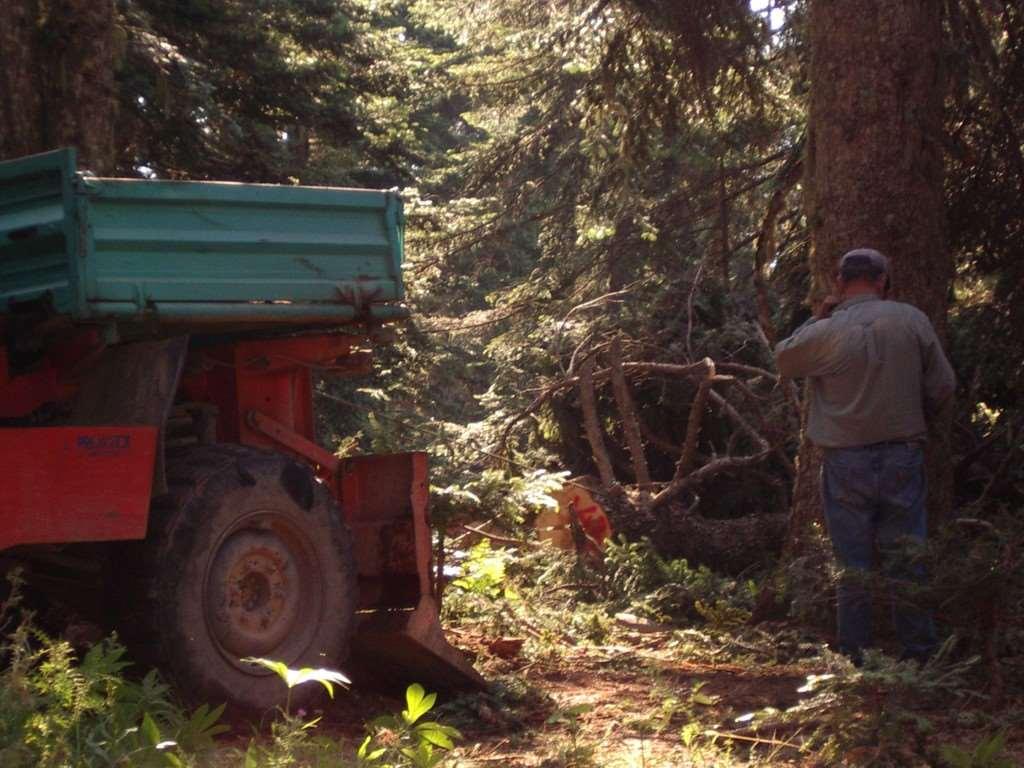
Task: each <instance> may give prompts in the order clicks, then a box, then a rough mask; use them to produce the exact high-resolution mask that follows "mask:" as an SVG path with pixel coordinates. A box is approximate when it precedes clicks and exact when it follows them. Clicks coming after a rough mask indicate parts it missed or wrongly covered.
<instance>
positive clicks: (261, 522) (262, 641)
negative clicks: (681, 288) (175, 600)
mask: <svg viewBox="0 0 1024 768" xmlns="http://www.w3.org/2000/svg"><path fill="white" fill-rule="evenodd" d="M214 552H215V554H214V557H213V558H212V560H211V561H210V564H209V567H208V569H207V573H206V579H205V584H204V595H203V597H204V600H203V613H204V617H205V619H206V625H207V628H208V630H209V633H210V636H211V637H212V639H213V641H214V643H215V644H216V646H217V648H218V650H219V651H220V653H221V655H222V656H224V658H225V659H226V660H227V661H229V662H230V663H231V664H232V665H234V666H235V667H237V668H239V669H242V670H244V671H246V672H248V673H250V674H265V670H263V669H262V668H261V667H255V666H254V665H252V664H246V663H244V662H242V661H241V660H242V659H243V658H246V657H250V656H255V657H261V658H271V659H273V660H275V661H283V662H284V663H285V664H289V665H290V664H292V663H293V662H295V661H296V660H297V659H298V658H299V657H300V656H301V655H302V654H303V653H304V652H305V651H306V649H307V648H308V646H309V643H310V640H311V638H312V637H313V635H314V634H315V632H316V628H317V624H318V623H319V619H320V611H321V609H322V607H323V604H324V594H323V583H322V580H321V575H320V567H319V563H318V561H317V558H316V551H315V549H314V547H313V545H312V542H311V541H310V540H309V537H308V535H307V534H306V533H305V532H304V531H302V530H301V529H300V528H298V526H296V525H294V524H293V523H292V522H291V521H290V520H289V519H287V518H286V517H284V516H283V515H281V514H279V513H276V512H274V511H270V510H267V511H259V512H254V513H252V514H250V515H247V516H246V517H244V518H242V519H240V520H238V521H237V522H236V523H235V525H234V526H232V527H231V528H230V529H229V530H228V531H226V532H225V533H224V535H223V536H221V538H220V540H219V542H218V543H217V546H216V548H215V550H214Z"/></svg>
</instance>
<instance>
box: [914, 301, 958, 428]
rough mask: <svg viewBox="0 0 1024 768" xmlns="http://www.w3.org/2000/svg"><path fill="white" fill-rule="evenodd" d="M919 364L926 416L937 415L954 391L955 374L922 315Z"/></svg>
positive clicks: (933, 330) (930, 325) (929, 325)
mask: <svg viewBox="0 0 1024 768" xmlns="http://www.w3.org/2000/svg"><path fill="white" fill-rule="evenodd" d="M921 320H922V324H921V325H922V327H921V362H922V365H923V367H924V376H923V380H924V401H925V402H924V405H925V412H926V413H928V414H935V413H937V412H938V411H939V410H940V409H941V408H942V406H943V405H945V403H946V401H948V400H949V399H950V398H951V397H952V396H953V393H954V392H955V391H956V374H954V373H953V366H951V365H950V364H949V360H947V359H946V353H945V352H943V351H942V345H941V344H940V343H939V338H938V337H937V336H936V335H935V329H934V328H932V324H931V323H930V322H929V321H928V319H927V317H925V316H924V315H922V317H921Z"/></svg>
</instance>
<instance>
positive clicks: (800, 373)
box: [775, 318, 835, 379]
mask: <svg viewBox="0 0 1024 768" xmlns="http://www.w3.org/2000/svg"><path fill="white" fill-rule="evenodd" d="M831 325H832V321H831V318H826V319H824V320H817V319H815V318H811V319H810V320H808V321H807V322H806V323H804V324H803V325H801V326H800V327H799V328H797V329H796V331H794V332H793V335H792V336H790V337H789V338H788V339H784V340H783V341H780V342H779V343H778V344H776V345H775V365H776V366H777V367H778V369H779V373H780V374H781V375H783V376H786V377H787V378H790V379H798V378H802V377H804V376H823V375H824V374H826V373H828V371H829V369H830V368H831V366H832V362H833V358H834V353H835V344H834V342H833V339H832V334H831V333H830V332H829V331H830V330H831Z"/></svg>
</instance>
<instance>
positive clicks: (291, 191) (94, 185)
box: [0, 150, 403, 325]
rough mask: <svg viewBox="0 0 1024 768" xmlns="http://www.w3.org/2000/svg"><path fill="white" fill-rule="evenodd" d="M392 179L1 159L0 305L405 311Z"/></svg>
mask: <svg viewBox="0 0 1024 768" xmlns="http://www.w3.org/2000/svg"><path fill="white" fill-rule="evenodd" d="M402 233H403V216H402V201H401V198H400V197H399V196H398V195H397V193H395V192H378V191H371V190H357V189H339V188H328V187H289V186H275V185H266V184H235V183H224V182H191V181H146V180H137V179H103V178H94V177H89V176H84V175H81V174H78V173H77V172H76V169H75V155H74V152H73V151H71V150H59V151H57V152H48V153H46V154H42V155H33V156H32V157H26V158H22V159H19V160H11V161H8V162H4V163H0V315H2V314H4V313H8V312H11V311H13V310H14V309H16V308H17V305H19V304H23V303H26V302H39V301H42V302H44V303H46V304H48V305H49V306H51V307H52V309H53V310H54V311H56V312H57V313H60V314H66V315H70V316H71V317H72V318H74V319H76V320H84V321H92V320H106V319H112V320H122V321H133V320H147V321H152V320H156V321H159V322H174V323H196V324H210V323H230V324H249V323H282V324H292V325H312V324H322V323H334V322H347V321H350V320H356V319H369V318H376V319H382V320H383V319H389V318H393V317H397V316H400V315H401V314H402V313H403V310H402V308H401V307H399V306H397V302H398V301H400V300H401V299H402V295H403V292H402V279H401V260H402Z"/></svg>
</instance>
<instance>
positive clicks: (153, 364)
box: [70, 336, 188, 503]
mask: <svg viewBox="0 0 1024 768" xmlns="http://www.w3.org/2000/svg"><path fill="white" fill-rule="evenodd" d="M187 352H188V337H187V336H176V337H174V338H170V339H162V340H160V341H140V342H135V343H130V344H119V345H117V346H115V347H109V348H107V349H106V350H104V352H103V353H102V355H101V357H100V358H99V359H98V360H97V361H96V362H95V363H94V364H93V365H92V366H91V367H90V368H89V370H88V371H87V372H86V373H85V374H84V376H83V378H82V382H81V386H80V387H79V390H78V396H77V397H76V399H75V402H74V405H73V407H72V412H71V419H70V423H71V424H74V425H78V426H105V425H120V424H124V425H131V426H148V427H155V428H156V429H157V430H158V438H157V446H156V455H155V460H154V465H153V470H152V472H153V474H152V478H153V493H154V494H161V493H166V492H167V482H166V478H165V477H164V429H165V425H166V423H167V417H168V415H169V414H170V412H171V408H172V406H173V405H174V396H175V393H176V392H177V391H178V382H179V380H180V379H181V371H182V369H183V368H184V365H185V355H186V354H187ZM147 503H148V499H147Z"/></svg>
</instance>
